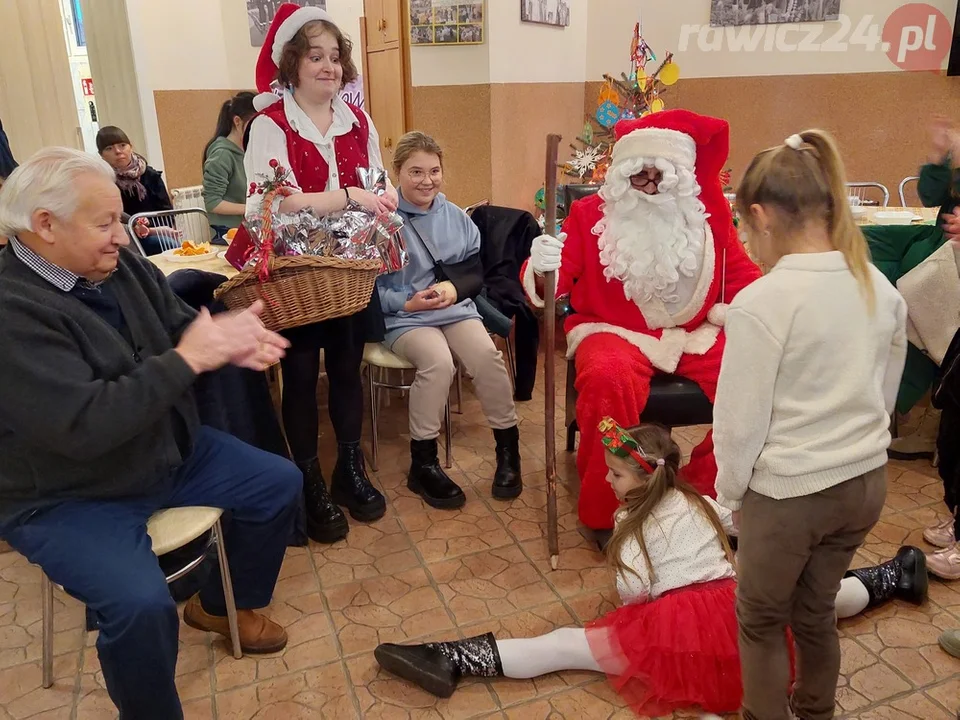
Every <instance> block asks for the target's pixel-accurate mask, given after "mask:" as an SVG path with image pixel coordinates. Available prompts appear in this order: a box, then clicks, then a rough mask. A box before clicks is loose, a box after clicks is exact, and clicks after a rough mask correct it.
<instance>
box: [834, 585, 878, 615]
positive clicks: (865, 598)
mask: <svg viewBox="0 0 960 720" xmlns="http://www.w3.org/2000/svg"><path fill="white" fill-rule="evenodd" d="M869 604H870V593H868V592H867V587H866V586H865V585H864V584H863V583H862V582H860V581H859V580H858V579H857V578H855V577H853V576H851V577H846V578H844V579H843V580H842V581H841V582H840V592H838V593H837V617H838V618H839V619H841V620H842V619H843V618H848V617H853V616H854V615H859V614H860V613H862V612H863V611H864V609H865V608H866V607H867V605H869Z"/></svg>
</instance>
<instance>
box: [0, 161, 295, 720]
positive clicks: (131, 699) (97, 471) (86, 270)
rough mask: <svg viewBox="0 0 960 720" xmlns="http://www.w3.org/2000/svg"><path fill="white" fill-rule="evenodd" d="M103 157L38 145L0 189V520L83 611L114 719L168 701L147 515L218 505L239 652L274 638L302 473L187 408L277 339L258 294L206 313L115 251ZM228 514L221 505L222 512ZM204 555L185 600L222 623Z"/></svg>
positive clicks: (122, 241) (163, 708)
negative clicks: (199, 386) (93, 632)
mask: <svg viewBox="0 0 960 720" xmlns="http://www.w3.org/2000/svg"><path fill="white" fill-rule="evenodd" d="M122 212H123V206H122V203H121V200H120V193H119V191H118V190H117V187H116V185H115V183H114V174H113V171H112V170H111V169H110V166H109V165H107V163H105V162H104V161H103V160H101V159H100V158H98V157H95V156H92V155H86V154H84V153H81V152H79V151H77V150H70V149H67V148H49V149H46V150H42V151H40V152H39V153H37V154H36V155H34V156H33V157H32V158H30V159H29V160H27V161H26V162H25V163H24V164H23V165H21V166H20V167H19V168H18V169H17V170H16V171H14V172H13V173H12V174H11V176H10V177H9V178H8V179H7V180H6V182H5V183H4V185H3V188H2V189H0V236H6V237H7V238H9V243H8V244H7V246H6V247H5V248H4V249H3V250H2V251H0V458H2V460H0V537H2V538H3V539H5V540H6V541H7V542H9V543H10V545H11V546H13V547H14V548H15V549H16V550H18V551H19V552H20V553H22V554H23V555H24V556H26V558H27V559H28V560H30V562H32V563H35V564H37V565H39V566H40V567H41V568H43V571H44V572H45V573H46V574H47V575H48V576H49V577H50V579H51V580H52V581H53V582H55V583H57V584H59V585H62V586H63V588H64V589H65V590H66V591H67V592H68V593H69V594H71V595H73V596H74V597H77V598H78V599H80V600H81V601H82V602H83V603H84V604H85V605H86V606H87V607H88V608H89V609H90V610H91V611H92V612H93V613H95V615H96V616H97V619H98V620H99V625H100V636H99V638H98V640H97V649H98V652H99V656H100V664H101V667H102V668H103V675H104V680H105V681H106V685H107V690H108V691H109V693H110V697H111V698H112V699H113V701H114V703H115V704H116V705H117V707H118V708H119V709H120V716H121V717H124V718H128V717H129V718H137V719H138V720H139V719H141V718H158V719H159V718H163V719H164V720H169V719H171V718H181V717H183V711H182V709H181V706H180V701H179V699H178V696H177V690H176V685H175V683H174V677H175V667H176V661H177V646H178V644H177V638H178V629H179V619H178V617H177V609H176V605H175V604H174V601H173V599H172V598H171V596H170V593H169V591H168V589H167V586H166V582H165V579H164V575H163V572H162V571H161V570H160V567H159V564H158V562H157V559H156V557H155V556H154V554H153V552H152V551H151V545H150V540H149V537H148V536H147V534H146V522H147V519H148V518H149V517H150V515H151V514H153V513H154V512H156V511H157V510H160V509H162V508H168V507H177V506H197V505H199V506H211V507H217V508H223V509H224V510H227V511H229V520H227V521H226V522H225V523H224V534H225V536H226V543H227V549H228V552H227V554H228V556H229V561H230V571H231V575H232V579H233V584H234V592H235V599H236V604H237V608H238V616H239V629H240V644H241V646H242V648H243V650H244V651H246V652H250V653H255V652H275V651H279V650H280V649H282V648H283V647H284V646H285V644H286V634H285V632H284V630H283V628H281V627H280V626H279V625H277V624H276V623H274V622H272V621H270V620H268V619H267V618H266V617H264V616H263V615H260V614H258V613H256V612H254V610H255V609H258V608H263V607H265V606H266V605H267V604H268V603H269V602H270V599H271V596H272V594H273V589H274V586H275V584H276V580H277V576H278V574H279V572H280V565H281V563H282V561H283V555H284V549H285V546H286V540H287V537H288V536H289V532H290V527H291V523H292V522H293V519H294V516H295V513H296V507H297V499H298V498H299V496H300V491H301V483H302V478H301V474H300V471H299V470H298V469H297V468H296V466H294V465H293V464H292V463H290V462H288V461H286V460H284V459H282V458H280V457H278V456H275V455H271V454H268V453H265V452H263V451H260V450H257V449H255V448H252V447H250V446H248V445H245V444H244V443H242V442H240V441H239V440H237V439H235V438H232V437H230V436H228V435H225V434H223V433H220V432H217V431H216V430H213V429H211V428H207V427H202V426H201V425H200V422H199V418H198V414H197V407H196V403H195V400H194V397H193V390H192V386H193V384H194V381H195V380H196V378H197V376H198V375H200V374H201V373H205V372H210V371H213V370H216V369H218V368H220V367H222V366H224V365H227V364H229V363H232V364H235V365H239V366H241V367H246V368H252V369H264V368H266V367H268V366H270V365H272V364H273V363H275V362H276V361H277V360H279V358H280V357H281V356H282V355H283V352H284V349H285V347H286V341H285V340H283V339H282V338H281V337H279V336H278V335H276V334H275V333H272V332H270V331H268V330H267V329H266V328H264V327H263V324H262V323H261V322H260V320H259V318H258V313H259V312H260V310H261V309H262V308H258V307H253V308H251V309H249V310H247V311H243V312H236V313H228V314H223V315H218V316H216V317H211V316H210V315H209V314H208V313H207V312H206V311H201V312H200V313H195V312H194V311H193V310H192V309H190V308H189V307H188V306H187V305H185V304H184V303H183V302H181V301H180V300H179V299H178V298H177V297H176V296H175V295H174V294H173V292H171V290H170V288H169V287H168V286H167V283H166V281H165V280H164V277H163V275H162V273H160V271H159V270H158V269H157V268H156V267H154V266H153V265H152V264H150V262H148V261H147V260H146V259H144V258H142V257H140V256H138V255H136V254H134V253H132V252H130V251H129V250H127V248H126V246H127V244H128V242H129V241H128V238H127V236H126V234H125V232H124V229H123V226H122V225H121V223H120V216H121V213H122ZM225 517H227V516H225ZM225 616H226V609H225V603H224V597H223V591H222V589H221V580H220V576H219V572H215V573H214V575H213V577H211V578H210V582H209V583H208V584H207V585H206V586H205V587H204V588H203V590H202V591H201V592H200V593H199V595H198V596H197V597H194V598H193V599H191V600H190V601H189V602H188V603H187V605H186V608H185V609H184V620H185V621H186V622H187V624H189V625H191V626H192V627H195V628H198V629H201V630H208V631H212V632H216V633H219V634H221V635H224V636H227V637H229V629H228V623H227V619H226V617H225Z"/></svg>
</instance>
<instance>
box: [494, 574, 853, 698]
mask: <svg viewBox="0 0 960 720" xmlns="http://www.w3.org/2000/svg"><path fill="white" fill-rule="evenodd" d="M869 601H870V596H869V595H868V594H867V588H866V587H864V585H863V583H861V582H860V581H859V580H857V578H855V577H848V578H844V579H843V582H841V583H840V592H839V593H837V617H838V618H848V617H853V616H854V615H856V614H858V613H860V612H861V611H862V610H863V609H864V608H865V607H867V603H869ZM497 648H498V649H499V651H500V662H501V663H502V664H503V674H504V675H506V676H507V677H508V678H515V679H527V678H534V677H539V676H540V675H547V674H549V673H554V672H559V671H561V670H588V671H591V672H603V671H602V670H601V668H600V665H599V664H598V663H597V661H596V660H595V659H594V657H593V653H592V652H591V651H590V644H589V643H588V642H587V634H586V631H585V630H584V629H583V628H572V627H565V628H559V629H557V630H554V631H553V632H551V633H547V634H546V635H540V636H539V637H533V638H519V639H516V640H497Z"/></svg>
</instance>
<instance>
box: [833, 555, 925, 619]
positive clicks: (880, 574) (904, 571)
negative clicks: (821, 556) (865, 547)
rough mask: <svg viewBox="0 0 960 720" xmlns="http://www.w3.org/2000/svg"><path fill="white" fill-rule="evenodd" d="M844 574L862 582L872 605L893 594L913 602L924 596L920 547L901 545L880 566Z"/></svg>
mask: <svg viewBox="0 0 960 720" xmlns="http://www.w3.org/2000/svg"><path fill="white" fill-rule="evenodd" d="M844 577H855V578H856V579H857V580H859V581H860V582H862V583H863V585H864V587H866V588H867V593H868V594H869V595H870V604H869V605H868V606H867V607H875V606H877V605H880V604H881V603H884V602H886V601H887V600H889V599H890V598H893V597H897V598H900V599H901V600H906V601H907V602H911V603H913V604H915V605H919V604H921V603H922V602H923V601H924V600H926V599H927V585H928V581H927V558H926V557H925V556H924V554H923V551H922V550H921V549H920V548H915V547H912V546H910V545H904V546H903V547H902V548H900V551H899V552H898V553H897V556H896V557H895V558H894V559H893V560H890V561H889V562H885V563H883V565H877V566H876V567H868V568H860V569H859V570H850V571H848V572H847V574H846V575H844Z"/></svg>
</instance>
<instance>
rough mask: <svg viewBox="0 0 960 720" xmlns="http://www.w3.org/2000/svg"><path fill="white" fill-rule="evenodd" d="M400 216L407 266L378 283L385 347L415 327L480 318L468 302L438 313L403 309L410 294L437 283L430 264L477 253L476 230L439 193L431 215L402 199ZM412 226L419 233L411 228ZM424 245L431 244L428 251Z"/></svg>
mask: <svg viewBox="0 0 960 720" xmlns="http://www.w3.org/2000/svg"><path fill="white" fill-rule="evenodd" d="M400 214H401V215H402V216H403V219H404V223H405V224H404V228H403V231H402V232H403V239H404V241H405V242H406V244H407V253H408V255H409V258H410V263H409V264H408V265H407V266H406V267H405V268H403V270H398V271H397V272H394V273H389V274H387V275H381V276H380V277H379V278H378V279H377V290H378V291H379V292H380V304H381V305H382V306H383V314H384V319H385V320H386V324H387V335H386V338H385V339H384V342H385V343H386V345H387V347H392V346H393V344H394V343H395V342H396V341H397V338H399V337H400V336H401V335H403V334H404V333H405V332H407V331H408V330H413V329H414V328H418V327H442V326H444V325H452V324H454V323H458V322H461V321H463V320H470V319H473V318H476V319H477V320H479V319H480V313H478V312H477V306H476V305H475V304H474V302H473V300H471V299H469V298H468V299H466V300H461V301H460V302H458V303H457V304H456V305H451V306H450V307H448V308H444V309H442V310H424V311H421V312H413V313H409V312H406V311H405V310H404V309H403V306H404V305H405V304H406V302H407V300H409V299H410V298H411V297H413V294H414V293H416V292H419V291H421V290H426V289H427V288H428V287H430V286H431V285H434V284H435V283H436V282H437V281H436V276H435V275H434V272H433V261H434V260H436V261H437V262H443V263H451V264H452V263H458V262H463V261H464V260H466V259H467V258H469V257H471V256H473V255H476V254H477V253H479V252H480V230H478V229H477V226H476V225H475V224H474V223H473V220H471V219H470V218H469V217H468V216H467V214H466V213H465V212H464V211H463V210H461V209H460V208H458V207H457V206H456V205H454V204H453V203H451V202H448V201H447V198H446V196H444V194H443V193H440V194H439V195H437V197H436V198H435V199H434V201H433V204H432V205H431V206H430V209H429V210H421V209H420V208H418V207H415V206H414V205H411V204H410V203H408V202H407V201H406V200H404V199H403V196H402V195H401V197H400ZM411 225H412V226H413V228H416V230H417V232H414V231H413V229H411V227H410V226H411ZM418 233H419V236H418ZM421 238H422V239H421ZM424 243H428V244H429V246H430V249H429V251H428V250H427V248H426V247H425V246H424ZM431 255H432V256H433V259H431Z"/></svg>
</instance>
